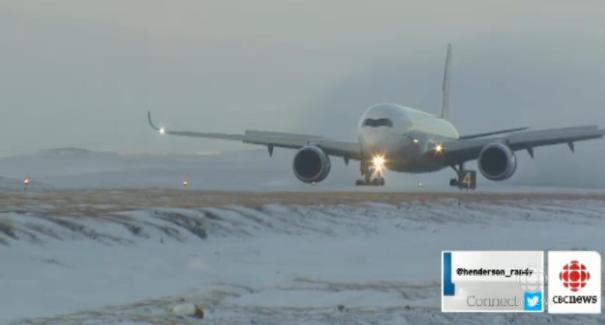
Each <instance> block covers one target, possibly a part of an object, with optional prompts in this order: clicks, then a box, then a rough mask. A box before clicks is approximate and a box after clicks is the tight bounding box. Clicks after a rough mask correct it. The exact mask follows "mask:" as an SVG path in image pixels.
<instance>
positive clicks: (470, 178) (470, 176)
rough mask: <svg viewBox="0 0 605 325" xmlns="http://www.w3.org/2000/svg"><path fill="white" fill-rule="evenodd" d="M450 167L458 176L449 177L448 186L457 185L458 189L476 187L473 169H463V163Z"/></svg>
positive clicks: (475, 175)
mask: <svg viewBox="0 0 605 325" xmlns="http://www.w3.org/2000/svg"><path fill="white" fill-rule="evenodd" d="M452 169H453V170H454V171H455V172H456V175H458V178H457V179H456V178H452V179H450V186H454V187H458V188H459V189H461V190H462V189H466V190H474V189H475V188H477V172H476V171H474V170H466V169H464V164H460V165H458V166H457V167H456V166H455V165H453V166H452Z"/></svg>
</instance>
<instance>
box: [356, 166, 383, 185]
mask: <svg viewBox="0 0 605 325" xmlns="http://www.w3.org/2000/svg"><path fill="white" fill-rule="evenodd" d="M360 170H361V177H362V178H361V179H358V180H356V181H355V185H357V186H384V184H385V181H384V172H383V170H382V169H381V168H371V167H370V166H369V164H368V163H367V162H363V161H362V163H361V167H360Z"/></svg>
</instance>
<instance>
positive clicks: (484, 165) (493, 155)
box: [478, 143, 517, 181]
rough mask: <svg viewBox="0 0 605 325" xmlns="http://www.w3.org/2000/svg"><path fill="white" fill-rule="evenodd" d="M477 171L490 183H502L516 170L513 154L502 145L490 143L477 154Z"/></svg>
mask: <svg viewBox="0 0 605 325" xmlns="http://www.w3.org/2000/svg"><path fill="white" fill-rule="evenodd" d="M478 165H479V171H481V174H482V175H483V176H484V177H485V178H487V179H490V180H492V181H502V180H505V179H508V178H510V177H511V176H513V174H514V173H515V170H516V169H517V157H516V156H515V153H514V152H513V151H512V150H511V149H510V148H509V147H508V146H507V145H505V144H503V143H492V144H488V145H487V146H485V147H484V148H483V149H482V150H481V152H480V153H479V160H478Z"/></svg>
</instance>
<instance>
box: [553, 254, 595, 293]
mask: <svg viewBox="0 0 605 325" xmlns="http://www.w3.org/2000/svg"><path fill="white" fill-rule="evenodd" d="M559 279H560V280H561V282H563V286H565V288H568V289H569V290H571V291H573V292H576V291H578V290H580V289H582V288H584V287H585V286H586V282H588V280H589V279H590V273H589V272H588V271H587V270H586V266H585V265H584V264H582V263H580V262H578V261H571V262H569V263H568V264H565V266H563V271H561V273H559Z"/></svg>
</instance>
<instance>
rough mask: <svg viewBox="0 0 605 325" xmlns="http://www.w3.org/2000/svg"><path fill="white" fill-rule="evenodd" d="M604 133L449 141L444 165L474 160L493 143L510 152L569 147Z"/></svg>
mask: <svg viewBox="0 0 605 325" xmlns="http://www.w3.org/2000/svg"><path fill="white" fill-rule="evenodd" d="M604 134H605V130H603V129H599V128H598V127H597V126H596V125H588V126H577V127H567V128H556V129H547V130H536V131H524V132H517V133H512V134H509V135H506V136H501V137H491V138H472V139H461V140H455V141H449V142H446V143H444V144H443V147H444V153H443V158H442V159H443V163H444V164H446V165H454V164H459V163H463V162H465V161H469V160H474V159H477V158H478V157H479V153H480V152H481V150H482V149H483V147H484V146H486V145H488V144H490V143H493V142H502V143H505V144H507V145H508V146H509V147H510V148H511V149H512V150H514V151H518V150H524V149H533V148H534V147H540V146H548V145H554V144H565V143H567V144H569V143H573V142H576V141H583V140H590V139H598V138H602V137H603V135H604Z"/></svg>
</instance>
